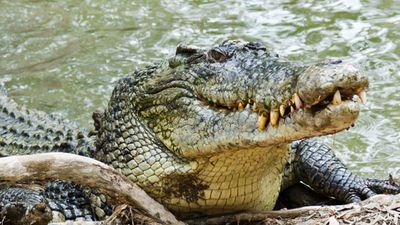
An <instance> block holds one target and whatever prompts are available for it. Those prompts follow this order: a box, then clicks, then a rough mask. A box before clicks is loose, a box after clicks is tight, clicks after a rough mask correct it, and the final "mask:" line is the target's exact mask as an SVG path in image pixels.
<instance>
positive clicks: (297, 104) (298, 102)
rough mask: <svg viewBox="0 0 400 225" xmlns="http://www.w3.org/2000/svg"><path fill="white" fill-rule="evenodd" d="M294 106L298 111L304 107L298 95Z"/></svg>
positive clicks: (295, 95)
mask: <svg viewBox="0 0 400 225" xmlns="http://www.w3.org/2000/svg"><path fill="white" fill-rule="evenodd" d="M294 104H295V105H296V109H300V108H301V107H302V106H303V102H302V101H301V99H300V97H299V95H298V94H297V93H295V94H294Z"/></svg>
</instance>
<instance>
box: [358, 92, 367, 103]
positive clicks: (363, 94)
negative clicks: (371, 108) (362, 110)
mask: <svg viewBox="0 0 400 225" xmlns="http://www.w3.org/2000/svg"><path fill="white" fill-rule="evenodd" d="M358 97H360V100H361V102H362V103H363V104H364V105H365V104H366V103H367V93H365V91H364V90H362V91H360V93H358Z"/></svg>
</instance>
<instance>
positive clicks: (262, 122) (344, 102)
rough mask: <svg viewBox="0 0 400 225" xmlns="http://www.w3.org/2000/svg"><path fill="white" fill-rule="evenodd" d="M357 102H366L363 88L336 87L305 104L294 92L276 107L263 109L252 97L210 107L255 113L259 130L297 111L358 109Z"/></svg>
mask: <svg viewBox="0 0 400 225" xmlns="http://www.w3.org/2000/svg"><path fill="white" fill-rule="evenodd" d="M352 103H353V104H352ZM358 103H362V104H366V92H365V90H364V89H361V90H360V91H358V92H353V91H349V90H339V89H338V90H336V91H335V92H334V93H332V94H330V95H328V96H327V97H324V98H321V97H320V98H319V99H318V100H317V101H315V102H314V103H313V104H306V103H305V102H304V101H303V100H302V99H301V98H300V96H299V95H298V94H297V93H295V94H294V95H293V96H292V98H291V99H290V100H288V101H286V102H284V103H281V104H280V105H279V107H278V108H276V109H272V110H267V109H265V107H264V105H263V104H260V103H257V102H255V101H254V100H252V99H249V100H238V101H237V102H236V104H235V105H231V106H228V107H227V106H222V105H216V104H213V105H212V106H210V107H211V108H214V110H218V111H220V112H224V111H225V112H241V111H247V112H252V113H257V115H258V120H257V127H258V129H259V130H260V131H264V130H267V129H268V128H269V127H272V128H277V127H279V124H280V123H282V121H281V120H283V121H284V120H285V119H287V118H292V117H296V116H295V115H296V114H298V113H299V112H301V113H304V111H307V112H309V113H311V114H312V115H316V114H318V113H319V112H322V111H323V110H328V111H334V110H336V111H337V110H342V111H343V110H344V109H347V108H349V107H351V108H354V106H357V109H352V110H358ZM354 104H355V105H354ZM282 124H283V123H282Z"/></svg>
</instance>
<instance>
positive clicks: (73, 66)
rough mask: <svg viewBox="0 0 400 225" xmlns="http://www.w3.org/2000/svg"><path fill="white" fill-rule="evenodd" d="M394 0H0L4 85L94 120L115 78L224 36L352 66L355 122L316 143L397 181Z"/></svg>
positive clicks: (49, 108)
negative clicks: (361, 95) (358, 94)
mask: <svg viewBox="0 0 400 225" xmlns="http://www.w3.org/2000/svg"><path fill="white" fill-rule="evenodd" d="M399 12H400V1H399V0H395V1H390V0H386V1H385V0H382V1H357V0H342V1H289V0H287V1H279V0H278V1H277V0H275V1H257V0H253V1H240V0H236V1H234V0H231V1H211V0H209V1H199V0H197V1H194V0H192V1H185V0H174V1H172V0H171V1H167V0H164V1H117V0H114V1H109V0H102V1H98V0H92V1H90V0H86V1H82V0H69V1H67V0H63V1H61V0H59V1H58V0H54V1H38V0H36V1H33V0H31V1H22V0H12V1H11V0H2V1H0V82H6V87H7V90H8V92H9V95H10V96H11V97H12V98H14V99H15V100H16V101H17V102H18V103H20V104H25V105H27V107H29V108H37V109H41V110H43V111H46V112H53V113H57V114H60V115H61V116H64V117H66V118H69V119H71V120H76V121H78V122H79V123H80V124H82V125H83V126H86V127H89V126H91V125H90V124H91V119H90V117H91V112H93V111H94V110H95V109H96V108H99V107H105V105H106V103H107V101H108V98H109V95H110V93H111V91H112V89H113V86H114V83H115V82H116V81H117V80H118V79H119V78H121V77H123V76H124V75H126V74H129V73H130V72H132V71H133V70H135V69H137V68H141V67H143V66H144V65H147V64H150V63H151V62H154V61H157V60H160V59H165V58H166V57H167V56H170V55H172V54H173V53H174V49H175V47H176V45H178V44H179V43H182V42H183V43H188V44H194V45H198V46H202V47H207V46H211V45H214V44H216V43H218V42H221V41H222V40H224V39H227V38H241V39H245V40H249V41H250V40H261V41H262V42H264V43H265V44H266V45H267V46H269V47H270V48H272V49H274V50H275V51H276V52H278V53H279V54H280V55H283V56H286V57H288V58H290V59H293V60H300V61H304V62H315V61H319V60H322V59H325V58H327V57H330V58H333V57H336V58H342V59H343V60H345V61H348V62H353V63H358V64H359V65H360V66H361V67H362V68H363V70H365V71H367V72H368V74H369V75H370V88H369V91H368V103H367V105H366V106H364V107H363V110H362V115H361V116H360V118H359V120H358V123H357V125H356V127H354V128H352V129H351V130H349V131H345V132H342V133H340V134H336V135H335V136H329V137H326V138H323V139H322V140H323V141H325V142H327V143H329V144H330V145H331V146H332V147H333V148H334V150H335V152H336V154H337V155H338V156H339V157H340V158H341V159H342V160H343V161H344V162H345V163H346V164H347V165H348V166H349V167H350V168H351V169H352V170H354V171H355V172H356V173H358V174H362V175H365V176H377V177H386V176H387V174H388V173H392V174H394V175H395V176H397V177H400V166H399V162H400V151H399V150H400V134H399V130H400V93H399V90H400V88H399V87H398V84H399V83H400V76H399V75H400V73H399V71H400V63H399V62H400V14H399Z"/></svg>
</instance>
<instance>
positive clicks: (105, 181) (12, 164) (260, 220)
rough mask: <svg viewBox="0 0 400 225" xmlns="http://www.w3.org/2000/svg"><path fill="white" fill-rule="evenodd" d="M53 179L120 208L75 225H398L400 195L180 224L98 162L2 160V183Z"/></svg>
mask: <svg viewBox="0 0 400 225" xmlns="http://www.w3.org/2000/svg"><path fill="white" fill-rule="evenodd" d="M10 171H12V173H10ZM55 179H62V180H69V181H73V182H75V183H78V184H81V185H83V186H87V187H91V188H95V189H97V190H99V191H100V192H102V193H103V194H106V195H108V196H109V197H110V199H111V200H112V203H113V204H114V205H119V206H118V207H116V208H115V209H114V213H113V215H111V216H110V218H108V220H107V221H103V222H88V223H86V222H78V223H76V224H114V223H121V222H118V221H130V223H135V224H136V223H139V224H140V223H142V224H185V223H186V224H324V225H325V224H326V225H337V224H400V223H399V222H400V221H399V220H400V195H395V196H393V195H377V196H374V197H372V198H370V199H368V200H366V201H364V202H362V203H361V204H347V205H336V206H308V207H302V208H296V209H290V210H278V211H269V212H249V213H240V214H232V215H224V216H218V217H210V218H197V219H192V220H186V221H184V222H182V221H179V220H177V219H176V218H175V217H174V215H173V214H172V213H171V212H169V211H168V210H167V209H165V208H164V207H163V206H162V205H160V204H159V203H158V202H156V201H155V200H153V199H152V198H151V197H150V196H148V195H147V194H146V193H145V192H144V191H143V190H142V189H140V188H139V187H138V186H137V185H135V184H133V183H132V182H130V181H129V180H128V179H127V178H125V177H124V176H122V175H120V174H119V173H118V172H117V171H116V170H114V169H113V168H111V167H110V166H107V165H105V164H103V163H101V162H99V161H96V160H94V159H91V158H87V157H83V156H78V155H73V154H67V153H43V154H36V155H26V156H10V157H5V158H0V182H2V183H20V182H31V181H48V180H55ZM121 218H122V219H121ZM122 223H124V222H122ZM64 224H74V223H72V222H67V223H64Z"/></svg>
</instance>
